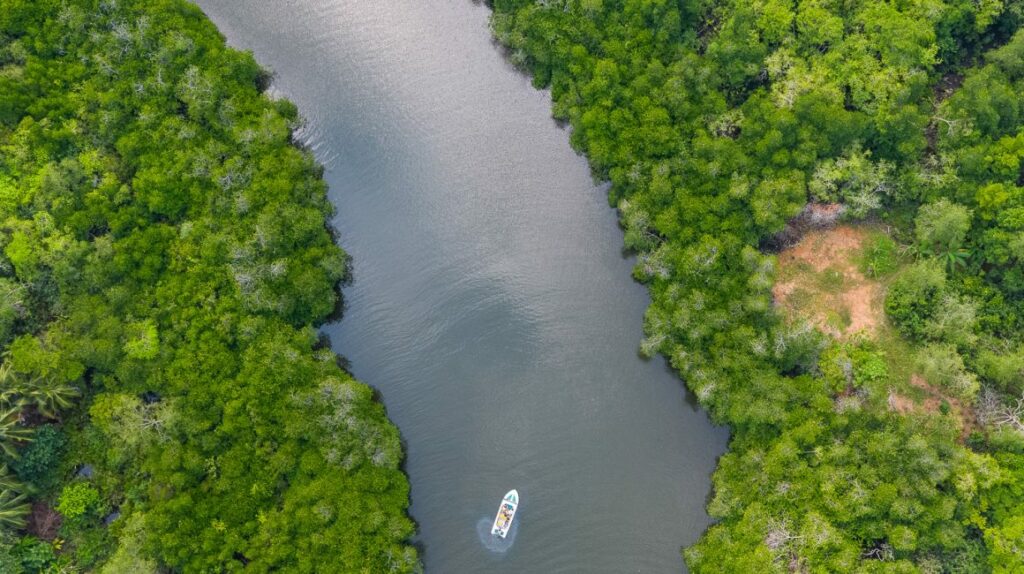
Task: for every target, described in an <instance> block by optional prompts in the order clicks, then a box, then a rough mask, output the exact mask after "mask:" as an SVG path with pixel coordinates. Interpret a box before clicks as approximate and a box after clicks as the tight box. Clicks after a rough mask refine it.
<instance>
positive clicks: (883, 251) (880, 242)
mask: <svg viewBox="0 0 1024 574" xmlns="http://www.w3.org/2000/svg"><path fill="white" fill-rule="evenodd" d="M900 259H901V257H900V252H899V247H898V246H897V245H896V242H895V241H893V239H892V238H891V237H889V235H888V234H886V233H883V232H881V231H873V232H871V234H870V235H868V237H867V239H865V240H864V244H863V247H861V252H860V254H859V257H858V261H857V265H858V268H859V269H860V272H861V273H863V274H864V275H865V276H866V277H871V278H873V279H880V278H883V277H888V276H890V275H892V273H893V272H894V271H896V269H897V268H898V267H899V266H900Z"/></svg>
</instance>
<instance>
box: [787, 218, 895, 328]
mask: <svg viewBox="0 0 1024 574" xmlns="http://www.w3.org/2000/svg"><path fill="white" fill-rule="evenodd" d="M870 233H871V231H870V230H868V229H864V228H860V227H851V226H849V225H841V226H838V227H834V228H832V229H823V230H815V231H811V232H809V233H807V235H805V236H804V237H803V239H801V240H800V242H799V243H797V244H796V245H794V246H793V247H791V248H789V249H786V250H785V251H782V252H781V253H779V255H778V262H779V263H778V264H779V273H778V280H777V281H776V283H775V286H774V287H773V288H772V295H773V296H774V299H775V304H776V305H777V306H778V307H779V308H780V309H781V310H782V312H783V314H784V315H786V317H787V318H788V319H790V320H793V319H795V318H797V317H799V318H805V319H807V320H809V321H811V322H812V323H813V324H814V325H816V326H817V327H818V328H820V329H821V330H822V331H823V332H825V333H828V334H830V335H832V336H834V337H836V338H839V339H846V338H848V337H850V336H852V335H854V334H855V333H864V334H866V335H868V336H874V335H875V334H877V333H878V330H879V328H880V327H881V326H882V325H884V323H885V312H884V310H883V303H884V297H885V287H884V286H883V285H882V284H881V283H879V282H878V281H875V280H872V279H870V278H868V277H866V276H865V275H864V273H862V272H861V271H860V269H859V266H858V259H859V257H860V254H861V251H862V247H863V244H864V241H865V239H867V237H868V236H869V234H870Z"/></svg>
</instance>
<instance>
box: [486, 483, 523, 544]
mask: <svg viewBox="0 0 1024 574" xmlns="http://www.w3.org/2000/svg"><path fill="white" fill-rule="evenodd" d="M518 508H519V492H518V491H517V490H516V489H514V488H513V489H512V490H510V491H508V492H507V493H505V496H504V498H502V499H501V504H499V505H498V515H497V516H495V517H494V525H493V526H491V535H493V536H500V537H502V538H504V537H505V536H507V535H508V531H509V529H510V528H512V521H513V520H515V518H516V510H517V509H518Z"/></svg>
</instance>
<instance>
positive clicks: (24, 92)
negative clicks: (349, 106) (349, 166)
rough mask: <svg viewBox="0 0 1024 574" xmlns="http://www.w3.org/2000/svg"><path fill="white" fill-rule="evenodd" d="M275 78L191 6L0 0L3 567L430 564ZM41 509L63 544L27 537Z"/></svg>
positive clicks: (322, 212)
mask: <svg viewBox="0 0 1024 574" xmlns="http://www.w3.org/2000/svg"><path fill="white" fill-rule="evenodd" d="M267 82H268V76H267V74H266V73H265V72H264V71H263V70H261V69H260V67H259V66H258V65H257V64H256V62H255V61H254V60H253V58H252V57H251V56H250V55H249V54H245V53H241V52H238V51H235V50H231V49H228V48H226V47H225V44H224V40H223V38H222V37H221V36H220V35H219V34H218V32H217V31H216V29H215V28H214V26H213V25H212V24H211V23H210V22H209V21H208V20H207V19H206V18H205V16H204V15H203V14H202V13H201V12H200V11H199V10H198V8H196V7H195V6H193V5H192V4H190V3H188V2H185V1H184V0H158V1H136V0H117V1H114V0H102V1H100V0H76V1H71V2H65V1H57V0H53V1H50V0H42V1H38V0H24V1H22V0H5V1H4V2H3V7H2V9H0V293H2V294H3V297H2V300H0V346H2V347H3V349H4V350H5V354H4V355H3V356H4V359H3V366H2V367H0V375H2V376H3V377H4V381H3V383H2V385H3V386H2V387H0V395H2V396H0V407H2V409H0V444H2V445H3V447H4V448H3V452H4V464H5V466H4V467H3V471H2V472H0V488H2V489H3V490H2V495H0V528H2V529H3V533H2V534H3V536H0V570H3V571H4V572H11V573H14V572H37V571H43V569H44V568H46V567H48V566H47V565H48V564H51V563H52V564H57V563H58V562H59V563H60V565H61V567H62V568H65V569H63V570H60V571H61V572H69V571H83V572H84V571H97V572H105V573H115V572H132V573H144V572H156V571H157V568H158V567H160V566H161V565H163V566H167V567H170V568H172V569H173V570H174V571H180V572H227V571H237V570H241V569H243V568H245V569H247V570H251V571H256V572H269V571H288V572H314V571H330V572H342V571H346V572H349V571H351V572H406V571H412V570H415V569H417V568H418V564H417V556H416V553H415V551H414V550H413V549H412V548H411V547H410V546H408V545H407V544H405V542H404V541H405V540H406V539H407V538H408V537H409V536H410V534H411V533H412V530H413V525H412V523H411V521H410V520H409V519H408V518H407V517H406V515H405V508H406V506H407V503H408V485H407V483H406V479H405V477H404V476H403V474H402V473H401V472H400V470H399V468H398V465H399V462H400V458H401V456H402V453H401V447H400V443H399V437H398V433H397V430H396V429H395V428H394V427H393V426H391V425H390V424H389V423H388V422H387V420H386V418H385V416H384V412H383V408H382V407H381V405H380V404H379V403H378V402H376V401H375V400H374V397H373V395H372V392H371V391H370V389H368V388H367V387H365V386H364V385H362V384H360V383H358V382H356V381H354V380H353V379H352V378H351V377H350V376H349V375H348V374H347V373H346V372H344V371H343V370H342V369H341V368H339V367H338V364H337V358H336V357H335V356H334V355H333V354H332V353H331V352H330V350H329V349H327V348H325V347H324V345H323V344H322V342H320V341H318V338H317V333H316V332H315V331H314V329H313V326H314V325H315V324H316V323H317V322H318V321H321V320H323V319H324V318H325V317H326V316H327V315H328V314H329V313H330V312H331V311H332V310H333V309H334V308H335V305H336V304H337V303H338V302H337V297H336V294H335V286H336V284H337V283H338V281H339V280H341V279H343V278H344V276H345V273H346V267H347V262H346V256H345V254H344V253H343V252H342V251H341V250H340V249H339V248H338V247H336V246H335V244H334V242H333V241H332V238H331V236H330V234H329V233H328V230H327V229H326V227H325V220H326V218H327V217H328V216H329V215H330V205H329V204H328V203H327V200H326V198H325V184H324V182H323V180H322V179H321V168H320V167H319V166H318V165H317V164H316V163H315V162H314V160H313V158H312V157H311V155H310V154H309V153H308V152H306V151H303V150H301V149H299V148H297V147H296V146H295V145H293V143H292V139H291V137H292V131H293V130H294V129H295V127H296V125H297V123H298V122H299V118H298V115H297V112H296V109H295V107H294V106H293V105H292V104H291V103H289V102H287V101H284V100H274V99H270V98H268V97H267V96H265V95H263V94H262V90H263V88H265V87H266V85H267ZM44 423H45V424H44ZM40 425H41V426H40ZM33 427H35V435H36V441H35V442H32V443H31V444H29V443H27V442H26V440H27V439H29V438H31V437H30V435H31V433H32V429H33ZM58 429H59V430H58ZM58 468H59V469H60V472H59V476H55V475H54V474H52V473H53V472H54V471H55V469H58ZM8 469H11V470H8ZM79 469H81V470H79ZM12 473H16V474H17V478H19V479H20V480H21V481H23V482H18V481H16V480H15V479H14V478H13V474H12ZM28 497H33V498H35V499H36V500H38V501H41V502H43V503H44V506H43V507H42V508H43V511H41V512H36V511H34V514H33V519H32V522H33V526H32V532H33V534H35V535H36V536H44V537H45V536H48V535H47V533H45V532H44V530H45V529H44V528H42V527H41V526H40V524H39V520H37V516H36V515H37V514H39V515H46V514H47V512H49V513H52V512H53V511H52V510H48V511H47V510H46V509H47V508H48V507H49V508H56V510H57V511H59V513H60V514H61V515H62V516H63V525H62V526H60V527H59V528H60V531H59V536H60V537H62V538H64V539H66V540H67V542H66V543H65V544H64V547H63V549H62V551H61V553H60V556H58V557H55V556H53V550H52V547H51V545H50V544H49V543H42V542H39V541H38V540H36V539H35V538H32V537H27V538H25V539H23V540H22V541H21V542H18V543H17V544H15V543H14V539H13V538H11V536H12V534H13V533H15V532H16V531H17V530H18V529H20V528H21V527H23V526H25V524H26V522H25V513H26V512H27V510H28V508H27V500H28ZM47 504H48V505H49V506H47ZM114 510H117V511H118V512H119V515H117V514H110V513H111V512H112V511H114ZM117 516H119V518H116V519H115V517H117ZM105 523H109V524H110V526H109V527H107V526H105ZM54 535H55V534H54V533H52V532H51V533H49V537H52V536H54ZM47 552H49V554H48V555H47V554H46V553H47ZM54 571H56V570H54Z"/></svg>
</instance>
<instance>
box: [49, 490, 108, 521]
mask: <svg viewBox="0 0 1024 574" xmlns="http://www.w3.org/2000/svg"><path fill="white" fill-rule="evenodd" d="M57 510H58V511H59V512H60V513H61V514H63V515H64V518H66V519H67V520H69V521H71V522H80V521H82V520H84V519H86V518H89V517H91V516H95V515H96V514H98V512H99V510H100V492H99V491H98V490H96V489H95V488H93V487H92V485H90V484H86V483H84V482H76V483H74V484H69V485H67V486H65V487H64V490H63V492H61V493H60V499H59V500H58V501H57Z"/></svg>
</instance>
